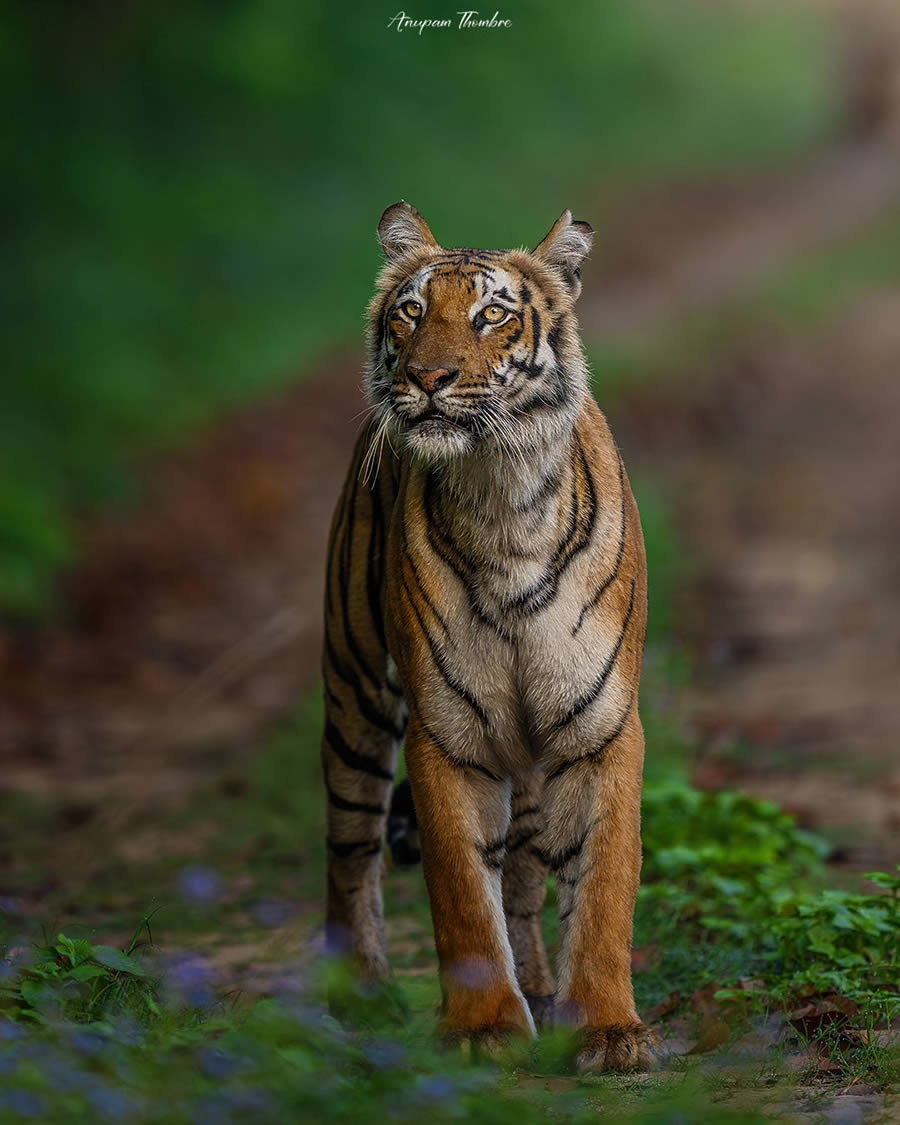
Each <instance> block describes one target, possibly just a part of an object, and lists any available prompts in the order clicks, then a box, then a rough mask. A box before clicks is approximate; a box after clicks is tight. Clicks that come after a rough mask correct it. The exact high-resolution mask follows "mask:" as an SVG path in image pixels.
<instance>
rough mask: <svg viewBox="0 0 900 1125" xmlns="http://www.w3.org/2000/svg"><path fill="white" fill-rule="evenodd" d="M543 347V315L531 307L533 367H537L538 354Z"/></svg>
mask: <svg viewBox="0 0 900 1125" xmlns="http://www.w3.org/2000/svg"><path fill="white" fill-rule="evenodd" d="M540 346H541V314H540V313H539V312H538V311H537V308H536V307H535V306H534V305H532V306H531V366H532V367H533V368H536V367H537V353H538V348H539V347H540Z"/></svg>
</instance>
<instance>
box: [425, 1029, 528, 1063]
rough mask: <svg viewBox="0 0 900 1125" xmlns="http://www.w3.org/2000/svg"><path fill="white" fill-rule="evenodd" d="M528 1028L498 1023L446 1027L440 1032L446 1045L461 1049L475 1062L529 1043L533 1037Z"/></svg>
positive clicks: (501, 1054) (497, 1055)
mask: <svg viewBox="0 0 900 1125" xmlns="http://www.w3.org/2000/svg"><path fill="white" fill-rule="evenodd" d="M531 1037H532V1036H531V1034H530V1032H529V1031H528V1030H526V1029H525V1028H523V1027H522V1026H521V1025H519V1024H514V1023H498V1024H490V1025H488V1026H485V1027H476V1028H445V1029H443V1030H442V1031H441V1033H440V1038H441V1042H442V1043H443V1044H444V1046H445V1047H450V1048H452V1049H454V1050H458V1051H460V1053H461V1054H463V1055H464V1056H466V1057H467V1058H471V1059H472V1060H473V1061H474V1062H477V1061H478V1060H479V1059H484V1058H487V1059H495V1058H498V1057H501V1056H503V1055H506V1054H508V1053H509V1052H510V1051H511V1050H514V1049H515V1048H517V1047H521V1046H522V1045H523V1044H527V1043H528V1042H529V1040H530V1039H531Z"/></svg>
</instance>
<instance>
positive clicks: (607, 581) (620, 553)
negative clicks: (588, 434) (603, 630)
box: [572, 458, 627, 637]
mask: <svg viewBox="0 0 900 1125" xmlns="http://www.w3.org/2000/svg"><path fill="white" fill-rule="evenodd" d="M619 486H620V489H621V496H622V515H621V521H620V522H621V526H620V529H619V548H618V550H617V551H616V561H615V563H614V564H613V568H612V570H611V571H610V572H609V574H608V575H607V576H606V578H604V580H603V581H602V582H601V584H600V587H599V588H598V589H597V591H596V592H595V593H594V596H593V597H592V598H591V600H590V601H589V602H588V603H587V605H585V606H583V607H582V610H581V612H580V613H579V614H578V620H577V621H576V622H575V624H574V625H573V626H572V636H573V637H574V636H575V634H576V633H577V632H578V630H579V629H580V628H581V626H582V625H583V624H584V619H585V617H586V615H587V614H588V613H590V612H591V610H592V609H593V608H594V607H595V606H596V605H597V604H598V602H599V601H600V599H601V598H602V597H603V595H604V594H605V593H606V591H607V590H608V589H609V588H610V586H611V585H612V584H613V582H615V580H616V579H617V578H618V576H619V569H620V567H621V566H622V559H623V558H624V555H625V531H626V523H627V521H626V513H625V466H624V465H623V464H622V460H621V458H620V459H619Z"/></svg>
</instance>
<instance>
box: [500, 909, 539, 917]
mask: <svg viewBox="0 0 900 1125" xmlns="http://www.w3.org/2000/svg"><path fill="white" fill-rule="evenodd" d="M504 913H505V914H506V917H507V918H537V916H538V915H539V914H540V913H541V912H540V910H506V911H504Z"/></svg>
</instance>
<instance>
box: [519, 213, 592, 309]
mask: <svg viewBox="0 0 900 1125" xmlns="http://www.w3.org/2000/svg"><path fill="white" fill-rule="evenodd" d="M593 242H594V231H593V228H592V227H591V225H590V223H583V222H580V221H578V222H572V212H571V211H569V210H568V208H567V209H566V210H565V211H563V213H562V214H561V215H560V217H559V218H558V219H557V220H556V222H555V223H554V224H553V226H552V227H551V228H550V233H549V234H548V235H547V237H546V238H545V239H544V241H543V242H542V243H541V244H540V245H539V246H538V247H537V249H536V250H535V251H534V256H535V257H536V258H539V259H540V260H541V261H542V262H545V263H546V264H547V265H548V266H550V267H551V268H552V269H554V270H556V271H557V273H559V274H560V275H561V276H562V279H563V281H564V282H565V284H566V286H567V288H568V290H569V292H570V293H571V294H572V297H573V298H577V297H578V294H579V293H580V292H581V263H582V262H583V261H584V259H585V258H586V257H587V256H588V254H590V252H591V246H592V245H593Z"/></svg>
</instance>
